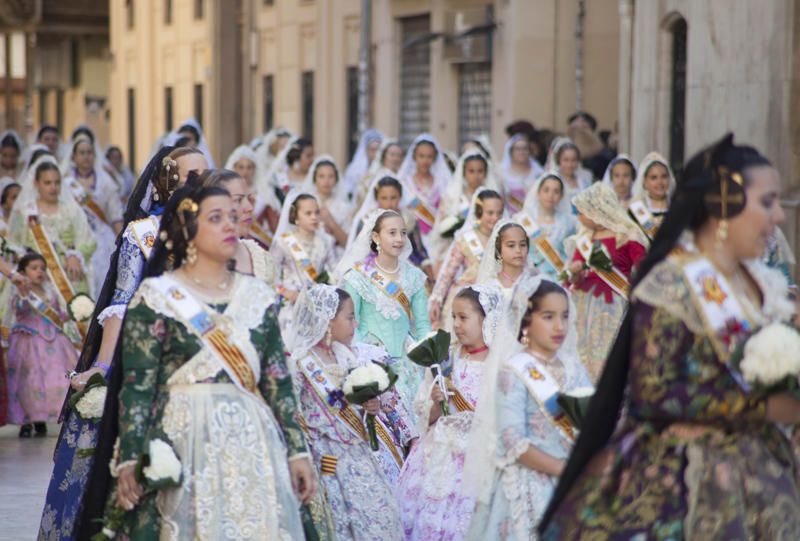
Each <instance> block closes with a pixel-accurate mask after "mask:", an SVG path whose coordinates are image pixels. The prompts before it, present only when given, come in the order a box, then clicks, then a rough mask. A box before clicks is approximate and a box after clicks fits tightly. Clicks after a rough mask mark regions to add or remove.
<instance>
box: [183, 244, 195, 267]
mask: <svg viewBox="0 0 800 541" xmlns="http://www.w3.org/2000/svg"><path fill="white" fill-rule="evenodd" d="M186 263H187V264H188V265H189V266H190V267H193V266H194V264H195V263H197V246H195V244H194V241H193V240H190V241H189V244H188V245H187V246H186Z"/></svg>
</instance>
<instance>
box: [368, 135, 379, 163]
mask: <svg viewBox="0 0 800 541" xmlns="http://www.w3.org/2000/svg"><path fill="white" fill-rule="evenodd" d="M379 148H381V142H380V140H378V139H373V140H372V141H370V142H369V143H367V163H372V160H374V159H375V155H376V154H377V153H378V149H379Z"/></svg>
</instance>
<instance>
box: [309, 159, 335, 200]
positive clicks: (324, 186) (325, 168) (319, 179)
mask: <svg viewBox="0 0 800 541" xmlns="http://www.w3.org/2000/svg"><path fill="white" fill-rule="evenodd" d="M314 185H315V186H316V187H317V190H318V191H319V193H320V195H322V196H324V197H329V196H330V195H331V194H332V193H333V189H334V188H335V187H336V169H334V168H333V166H332V165H328V164H323V165H319V166H317V170H316V171H314Z"/></svg>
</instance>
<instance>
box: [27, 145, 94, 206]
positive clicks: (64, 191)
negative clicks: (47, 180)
mask: <svg viewBox="0 0 800 541" xmlns="http://www.w3.org/2000/svg"><path fill="white" fill-rule="evenodd" d="M43 163H52V164H53V165H55V166H56V167H58V166H59V164H58V161H57V160H56V159H55V158H54V157H53V156H52V155H51V154H45V155H43V156H40V157H38V158H37V159H36V161H35V162H33V164H32V165H31V166H30V167H29V168H28V169H27V170H26V171H25V172H24V173H23V175H22V176H23V178H22V182H21V183H20V184H21V185H22V189H21V190H20V192H19V197H17V200H16V202H15V203H14V208H13V210H12V212H14V211H16V210H19V211H20V212H23V213H26V212H31V211H33V212H34V213H35V208H36V201H37V200H38V199H39V192H38V191H37V190H36V184H35V181H36V169H37V168H38V167H39V166H40V165H41V164H43ZM59 175H60V176H61V194H60V195H59V197H58V202H59V204H60V205H64V206H65V207H66V206H69V207H73V209H75V210H77V211H78V212H83V210H82V209H81V207H80V205H79V204H78V202H77V201H75V197H74V196H73V195H72V192H71V191H70V190H69V187H68V185H67V182H66V181H65V179H64V175H61V174H60V169H59Z"/></svg>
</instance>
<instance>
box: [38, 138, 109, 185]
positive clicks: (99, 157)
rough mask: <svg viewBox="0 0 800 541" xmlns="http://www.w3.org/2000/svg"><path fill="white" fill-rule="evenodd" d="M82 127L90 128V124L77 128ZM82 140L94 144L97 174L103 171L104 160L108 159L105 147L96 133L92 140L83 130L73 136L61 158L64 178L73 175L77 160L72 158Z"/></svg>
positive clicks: (60, 166) (60, 165)
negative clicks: (104, 151) (98, 139)
mask: <svg viewBox="0 0 800 541" xmlns="http://www.w3.org/2000/svg"><path fill="white" fill-rule="evenodd" d="M80 128H88V126H86V125H81V126H78V127H77V128H75V129H76V130H77V129H80ZM92 133H94V132H92ZM81 141H86V142H87V143H89V144H91V145H92V148H94V171H95V174H97V172H98V171H103V162H105V160H106V155H105V154H104V153H103V149H102V148H101V147H100V143H99V142H98V141H97V136H96V135H95V137H94V141H92V138H91V137H89V136H88V135H86V134H85V133H83V132H81V133H79V134H78V135H77V136H76V137H73V138H72V139H70V140H69V142H68V143H67V151H66V152H65V153H64V157H63V158H62V159H61V163H60V164H59V168H60V169H61V176H63V177H64V178H67V177H70V176H72V173H73V169H74V168H75V162H74V161H73V160H72V155H73V154H74V153H75V146H76V145H77V144H78V143H79V142H81ZM45 148H47V147H45Z"/></svg>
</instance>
